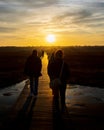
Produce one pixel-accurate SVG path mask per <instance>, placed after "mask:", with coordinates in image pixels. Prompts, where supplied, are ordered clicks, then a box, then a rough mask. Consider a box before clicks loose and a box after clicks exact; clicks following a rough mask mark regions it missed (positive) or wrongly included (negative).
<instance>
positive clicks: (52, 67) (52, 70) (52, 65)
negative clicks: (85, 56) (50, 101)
mask: <svg viewBox="0 0 104 130" xmlns="http://www.w3.org/2000/svg"><path fill="white" fill-rule="evenodd" d="M51 59H52V61H51ZM62 65H63V68H62ZM61 69H62V74H61V77H60V79H61V82H62V84H61V85H60V86H59V87H58V88H57V87H56V88H54V89H52V91H53V95H54V99H55V100H56V102H57V100H58V98H59V96H60V97H61V109H62V110H64V108H65V92H66V85H67V81H68V79H69V76H70V71H69V66H68V64H67V63H66V62H65V61H64V60H63V51H62V50H57V51H56V52H55V53H54V57H53V54H52V58H50V60H49V62H48V67H47V70H48V75H49V77H50V80H53V79H55V78H58V77H59V75H60V71H61Z"/></svg>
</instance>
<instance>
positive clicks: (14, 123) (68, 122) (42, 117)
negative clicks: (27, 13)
mask: <svg viewBox="0 0 104 130" xmlns="http://www.w3.org/2000/svg"><path fill="white" fill-rule="evenodd" d="M46 67H47V57H46V55H45V57H44V60H43V69H42V73H43V76H42V77H40V81H39V93H38V96H37V97H34V96H33V97H30V96H29V91H30V89H29V82H28V81H27V82H26V85H25V87H24V89H23V91H22V92H21V94H20V96H19V98H18V100H17V102H16V103H15V104H14V106H13V108H12V109H11V111H10V113H9V114H8V116H7V119H6V121H5V122H4V125H3V128H2V130H7V129H10V130H58V129H62V130H90V129H91V130H93V129H94V130H103V128H104V127H103V128H102V126H101V125H102V124H99V125H98V127H96V126H94V125H92V124H95V123H96V121H95V120H93V119H92V118H91V119H90V118H88V117H86V118H85V117H83V116H80V115H79V116H78V115H77V116H76V115H70V114H69V112H68V111H67V109H66V110H65V112H64V113H61V111H60V107H59V106H58V105H57V104H55V102H54V99H53V96H52V92H51V89H50V88H49V77H48V75H47V72H46V70H47V68H46ZM101 121H102V119H101ZM88 122H90V124H88ZM99 126H100V127H101V128H102V129H101V128H100V127H99ZM98 128H99V129H98ZM0 130H1V129H0Z"/></svg>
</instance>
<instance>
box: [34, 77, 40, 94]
mask: <svg viewBox="0 0 104 130" xmlns="http://www.w3.org/2000/svg"><path fill="white" fill-rule="evenodd" d="M38 82H39V78H38V77H35V78H34V90H33V91H34V95H37V94H38Z"/></svg>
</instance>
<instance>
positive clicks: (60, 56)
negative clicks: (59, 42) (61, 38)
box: [55, 49, 64, 59]
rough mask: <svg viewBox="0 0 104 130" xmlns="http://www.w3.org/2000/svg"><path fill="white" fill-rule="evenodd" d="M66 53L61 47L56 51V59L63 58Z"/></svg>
mask: <svg viewBox="0 0 104 130" xmlns="http://www.w3.org/2000/svg"><path fill="white" fill-rule="evenodd" d="M63 56H64V53H63V51H62V50H61V49H59V50H57V51H56V52H55V59H63Z"/></svg>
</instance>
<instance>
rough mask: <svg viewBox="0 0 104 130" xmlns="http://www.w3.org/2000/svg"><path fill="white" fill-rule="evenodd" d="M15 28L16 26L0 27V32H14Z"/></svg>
mask: <svg viewBox="0 0 104 130" xmlns="http://www.w3.org/2000/svg"><path fill="white" fill-rule="evenodd" d="M16 30H17V29H16V28H11V27H0V32H2V33H5V32H6V33H8V32H14V31H16Z"/></svg>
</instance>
